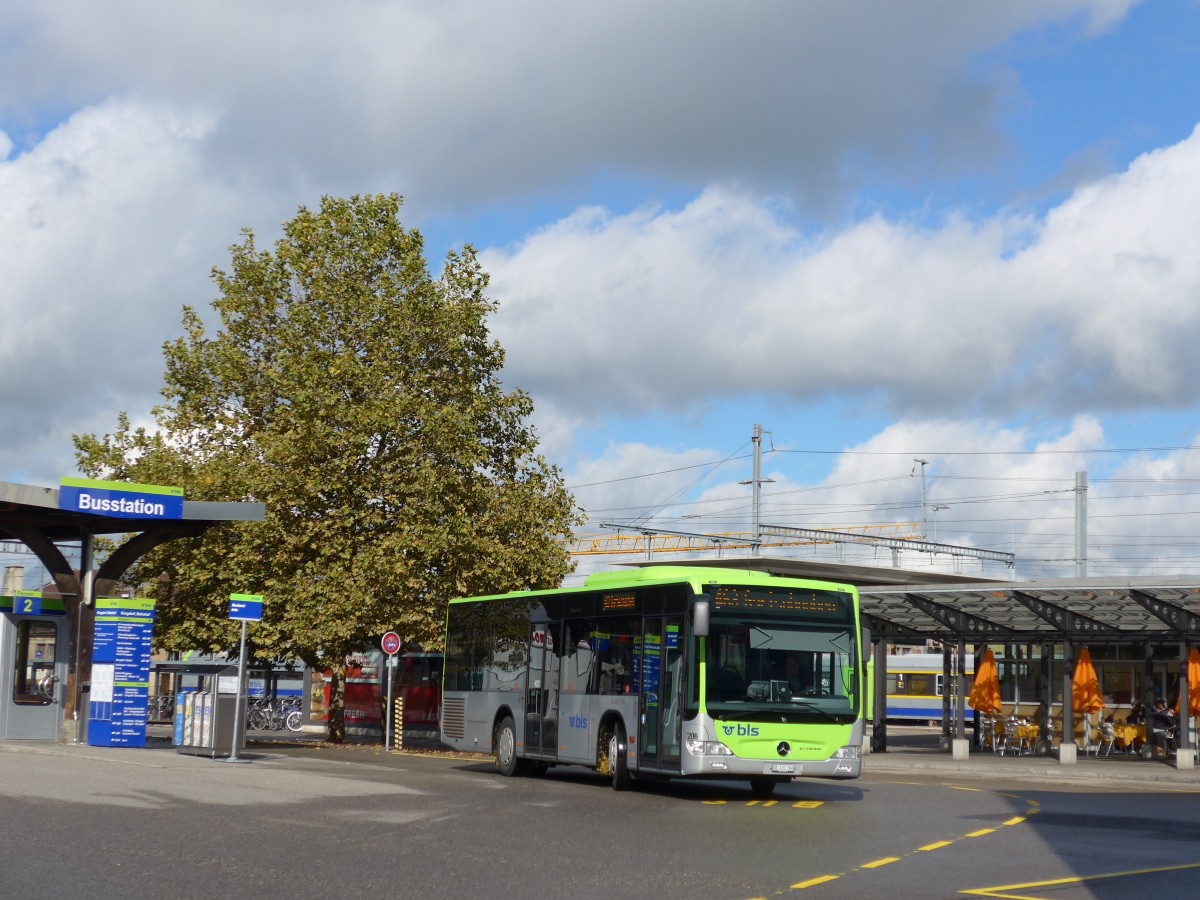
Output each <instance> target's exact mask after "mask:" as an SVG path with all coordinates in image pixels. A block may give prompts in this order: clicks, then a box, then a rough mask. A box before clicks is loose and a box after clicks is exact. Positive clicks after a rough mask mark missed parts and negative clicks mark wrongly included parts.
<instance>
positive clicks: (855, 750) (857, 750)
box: [830, 744, 862, 759]
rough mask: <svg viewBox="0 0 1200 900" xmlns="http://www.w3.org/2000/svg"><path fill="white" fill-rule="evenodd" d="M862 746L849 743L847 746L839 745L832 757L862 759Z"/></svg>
mask: <svg viewBox="0 0 1200 900" xmlns="http://www.w3.org/2000/svg"><path fill="white" fill-rule="evenodd" d="M861 758H862V747H860V746H859V745H858V744H849V745H848V746H845V747H838V748H837V751H836V752H835V753H834V754H833V756H831V757H830V759H861Z"/></svg>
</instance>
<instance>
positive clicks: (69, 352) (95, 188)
mask: <svg viewBox="0 0 1200 900" xmlns="http://www.w3.org/2000/svg"><path fill="white" fill-rule="evenodd" d="M213 127H214V122H213V119H212V117H211V116H208V115H205V114H202V113H191V114H188V113H181V112H179V111H177V110H172V109H169V108H164V107H161V106H146V105H141V104H137V103H134V102H128V101H113V102H109V103H105V104H102V105H100V106H97V107H93V108H89V109H87V110H84V111H81V112H79V113H77V114H76V115H74V116H72V117H71V118H70V119H68V120H67V121H66V122H64V123H63V124H62V125H60V126H59V127H57V128H56V129H54V130H53V131H52V132H51V133H49V134H48V135H47V136H46V138H45V139H44V140H43V141H41V142H40V143H39V144H38V145H37V146H35V147H33V148H32V149H30V150H28V151H26V152H24V153H20V154H17V155H16V156H14V157H12V158H10V159H7V160H5V161H0V283H2V284H3V285H4V288H3V292H2V293H0V315H3V318H4V321H5V324H6V327H5V329H4V330H3V332H0V359H2V360H3V361H4V363H5V378H4V380H3V383H2V385H0V397H2V400H3V407H4V409H5V412H6V414H7V417H8V418H7V422H6V429H7V438H8V439H7V440H6V441H5V443H4V446H3V448H0V470H9V469H17V470H19V471H22V472H25V473H27V474H28V475H29V476H30V477H35V478H37V479H38V480H45V479H51V480H53V479H57V477H58V476H59V475H62V474H68V473H69V471H73V466H72V465H70V463H71V442H70V435H71V434H73V433H81V432H84V431H91V430H106V429H111V428H112V426H113V425H114V424H115V414H116V411H117V410H118V409H127V410H129V411H130V412H131V413H132V414H133V415H135V416H136V415H139V414H144V413H145V412H146V411H148V410H149V408H150V407H151V406H152V405H153V404H154V403H155V402H157V401H158V399H159V396H158V389H159V387H160V386H161V384H162V355H161V347H162V344H163V342H164V341H165V340H168V339H170V338H173V337H176V336H178V335H179V333H180V331H181V327H180V310H181V307H182V306H183V305H184V304H185V303H189V304H193V305H195V306H198V307H200V308H202V309H207V306H208V302H209V301H210V299H211V298H212V297H213V296H214V294H215V292H214V289H213V288H212V285H211V284H210V282H209V280H208V272H209V270H210V268H211V266H212V265H213V264H214V263H215V262H219V261H220V258H221V255H222V252H223V249H224V247H225V246H227V245H228V244H230V243H233V242H234V240H236V238H237V231H236V227H231V226H230V224H229V222H230V221H231V219H232V220H234V221H236V216H237V211H239V210H254V209H255V207H256V206H259V205H260V203H259V201H257V200H256V199H255V198H254V197H253V196H252V195H250V194H248V193H245V192H242V191H240V190H235V187H234V186H233V185H230V184H228V183H225V182H223V181H222V179H221V176H220V174H219V173H213V172H211V171H210V170H209V169H208V167H207V164H206V162H205V159H204V155H203V148H204V145H205V142H206V141H207V139H208V138H209V136H210V134H211V132H212V129H213ZM247 214H249V213H247ZM49 446H53V447H56V448H57V451H56V452H50V451H49V450H48V447H49ZM64 467H67V468H65V469H64Z"/></svg>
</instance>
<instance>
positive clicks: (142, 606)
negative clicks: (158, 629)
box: [88, 597, 154, 747]
mask: <svg viewBox="0 0 1200 900" xmlns="http://www.w3.org/2000/svg"><path fill="white" fill-rule="evenodd" d="M153 640H154V601H153V600H147V599H144V598H138V597H135V598H121V597H102V598H100V599H98V600H97V601H96V628H95V631H94V632H93V639H92V689H91V694H90V701H89V703H88V744H90V745H91V746H93V747H144V746H146V710H147V706H148V704H149V695H150V645H151V643H152V642H153Z"/></svg>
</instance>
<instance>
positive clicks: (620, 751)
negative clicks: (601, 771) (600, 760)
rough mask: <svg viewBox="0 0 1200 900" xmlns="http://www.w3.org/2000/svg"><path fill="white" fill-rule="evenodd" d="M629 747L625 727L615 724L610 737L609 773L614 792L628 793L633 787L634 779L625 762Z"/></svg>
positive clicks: (618, 723)
mask: <svg viewBox="0 0 1200 900" xmlns="http://www.w3.org/2000/svg"><path fill="white" fill-rule="evenodd" d="M627 746H628V745H627V744H626V742H625V726H624V725H622V724H621V723H620V722H615V723H613V728H612V733H611V734H610V735H609V736H608V773H609V775H611V776H612V786H613V790H614V791H627V790H629V788H630V787H632V786H633V778H632V777H631V776H630V774H629V766H628V764H626V762H625V753H626V748H627Z"/></svg>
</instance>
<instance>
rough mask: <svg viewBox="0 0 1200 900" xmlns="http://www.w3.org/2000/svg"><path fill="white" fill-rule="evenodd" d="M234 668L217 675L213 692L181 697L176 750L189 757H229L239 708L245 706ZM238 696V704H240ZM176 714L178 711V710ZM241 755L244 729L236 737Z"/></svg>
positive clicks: (194, 693)
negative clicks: (180, 718) (180, 715)
mask: <svg viewBox="0 0 1200 900" xmlns="http://www.w3.org/2000/svg"><path fill="white" fill-rule="evenodd" d="M240 688H241V685H240V683H239V680H238V670H237V666H231V667H230V668H228V669H222V670H221V671H220V672H218V673H217V677H216V690H213V691H194V692H190V693H188V694H186V695H184V700H183V703H182V713H183V715H182V723H180V724H178V725H177V726H176V736H177V746H176V748H175V749H176V751H177V752H179V753H187V754H190V755H192V756H208V757H212V758H214V759H215V758H216V757H218V756H230V755H231V754H232V753H233V738H234V734H235V732H237V731H238V729H237V728H235V725H236V720H237V711H238V707H239V706H240V707H241V708H242V709H243V710H244V709H245V708H246V707H245V694H244V693H243V692H241V690H240ZM239 695H240V696H241V703H239ZM177 715H178V710H177ZM238 736H239V737H240V738H241V742H240V743H239V744H238V752H239V753H240V752H241V751H242V750H243V749H245V746H246V730H245V729H244V728H243V729H241V733H240V734H239V735H238Z"/></svg>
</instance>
